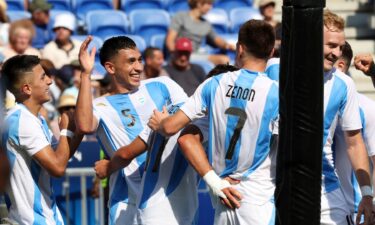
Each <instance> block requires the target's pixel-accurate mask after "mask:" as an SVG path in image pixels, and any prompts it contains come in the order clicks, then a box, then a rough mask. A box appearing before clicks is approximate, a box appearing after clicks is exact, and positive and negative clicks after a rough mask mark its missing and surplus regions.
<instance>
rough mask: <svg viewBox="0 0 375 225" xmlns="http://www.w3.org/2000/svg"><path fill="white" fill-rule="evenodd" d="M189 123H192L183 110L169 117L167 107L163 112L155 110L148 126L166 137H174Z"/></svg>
mask: <svg viewBox="0 0 375 225" xmlns="http://www.w3.org/2000/svg"><path fill="white" fill-rule="evenodd" d="M188 123H190V119H189V117H187V116H186V114H185V113H184V112H182V111H181V110H178V111H177V112H176V113H175V114H173V115H171V116H169V114H168V111H167V109H166V107H163V111H162V112H159V111H157V110H154V114H153V115H152V116H151V118H150V120H149V121H148V126H149V127H150V128H151V129H152V130H154V131H157V132H159V133H161V134H162V135H164V136H172V135H174V134H176V133H177V132H178V131H179V130H181V129H182V128H183V127H185V126H186V125H187V124H188Z"/></svg>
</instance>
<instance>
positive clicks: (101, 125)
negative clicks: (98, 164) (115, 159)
mask: <svg viewBox="0 0 375 225" xmlns="http://www.w3.org/2000/svg"><path fill="white" fill-rule="evenodd" d="M99 129H103V131H104V134H105V135H104V138H106V140H101V138H103V137H100V136H99V135H96V137H97V139H98V141H99V144H100V145H101V147H102V148H103V149H104V151H105V152H107V153H108V154H111V153H112V151H116V150H117V146H116V145H115V142H114V141H113V139H112V136H111V132H110V131H109V128H108V127H107V125H106V124H105V122H104V121H103V120H102V119H100V121H99ZM103 143H109V145H110V148H111V149H108V146H106V145H104V144H103Z"/></svg>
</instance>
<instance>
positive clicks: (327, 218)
mask: <svg viewBox="0 0 375 225" xmlns="http://www.w3.org/2000/svg"><path fill="white" fill-rule="evenodd" d="M320 204H321V211H320V224H321V225H347V224H348V219H350V210H349V206H348V204H347V203H346V200H345V197H344V194H343V193H342V190H341V189H340V188H338V189H336V190H334V191H331V192H329V193H323V194H322V196H321V203H320Z"/></svg>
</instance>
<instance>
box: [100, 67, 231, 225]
mask: <svg viewBox="0 0 375 225" xmlns="http://www.w3.org/2000/svg"><path fill="white" fill-rule="evenodd" d="M235 70H238V68H236V67H234V66H231V65H221V64H219V65H217V66H216V67H215V68H214V69H212V70H211V71H210V72H209V74H208V75H207V76H208V77H211V76H213V75H216V74H221V73H223V72H227V71H235ZM177 109H178V108H177V107H174V108H172V109H171V110H170V111H169V112H170V113H174V112H175V111H176V110H177ZM189 127H190V128H187V129H188V130H187V129H186V130H184V131H182V132H181V133H185V134H188V133H192V134H196V133H199V134H202V133H207V132H202V131H201V129H203V130H207V129H208V122H207V121H206V120H200V122H198V123H195V124H190V126H189ZM149 132H150V131H149V129H147V128H146V129H145V130H144V131H143V132H142V133H141V134H140V135H139V136H138V137H137V138H136V139H134V141H133V142H132V143H131V144H129V145H128V146H125V147H121V148H120V149H118V150H117V151H116V153H115V154H114V156H113V157H112V159H111V160H110V161H109V160H100V161H98V162H96V163H95V170H96V173H97V175H98V177H99V178H105V177H107V176H109V175H110V174H111V173H113V172H115V171H117V170H119V169H121V168H123V167H126V166H128V165H129V163H130V162H131V161H132V160H133V159H134V158H135V157H136V156H138V155H139V154H142V153H143V152H145V151H146V150H147V149H148V160H147V166H146V168H145V173H144V175H143V177H142V189H141V197H140V198H139V200H138V204H137V206H138V209H139V212H140V217H139V221H137V222H138V224H176V225H182V224H194V219H195V214H196V210H197V203H198V202H197V180H196V178H197V176H196V173H195V171H194V170H193V169H192V167H191V166H189V164H188V162H187V161H186V159H185V158H184V156H183V155H182V154H181V152H180V150H179V146H178V145H177V139H178V137H179V136H180V132H178V133H177V134H175V135H173V136H172V137H170V138H168V139H166V138H165V137H164V136H162V135H160V134H157V133H153V134H152V135H151V137H149V136H150V135H149V134H150V133H149ZM200 140H201V139H200V138H198V142H199V143H200ZM202 140H203V137H202Z"/></svg>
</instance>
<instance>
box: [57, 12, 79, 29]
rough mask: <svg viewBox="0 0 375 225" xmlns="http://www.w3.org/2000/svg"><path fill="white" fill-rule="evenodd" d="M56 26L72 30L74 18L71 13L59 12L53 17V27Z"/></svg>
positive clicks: (74, 25) (74, 24)
mask: <svg viewBox="0 0 375 225" xmlns="http://www.w3.org/2000/svg"><path fill="white" fill-rule="evenodd" d="M58 27H64V28H66V29H68V30H70V31H72V32H73V31H74V30H75V27H76V18H75V17H74V16H73V15H71V14H67V13H62V14H59V15H57V16H56V18H55V22H54V24H53V29H55V28H58Z"/></svg>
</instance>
